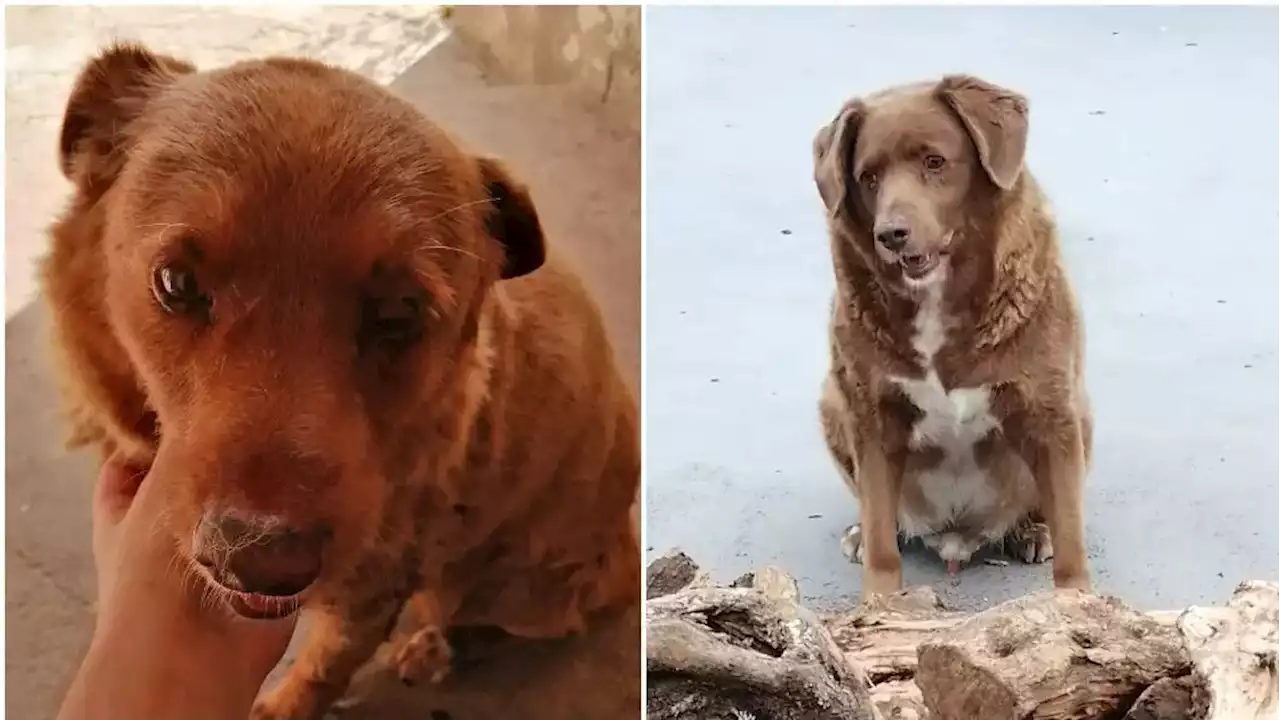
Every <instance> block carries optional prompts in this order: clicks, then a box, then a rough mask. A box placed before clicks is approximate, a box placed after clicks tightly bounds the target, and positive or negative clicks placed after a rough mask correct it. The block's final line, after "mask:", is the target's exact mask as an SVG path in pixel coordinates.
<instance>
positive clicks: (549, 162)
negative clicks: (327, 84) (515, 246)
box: [5, 7, 640, 720]
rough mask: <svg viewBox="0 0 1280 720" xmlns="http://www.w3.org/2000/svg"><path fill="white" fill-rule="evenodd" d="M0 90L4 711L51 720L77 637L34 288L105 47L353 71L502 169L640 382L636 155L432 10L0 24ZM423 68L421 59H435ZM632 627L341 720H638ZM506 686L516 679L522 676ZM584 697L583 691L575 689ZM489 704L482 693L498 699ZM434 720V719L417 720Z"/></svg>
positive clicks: (167, 13) (83, 500)
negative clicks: (80, 113) (67, 140)
mask: <svg viewBox="0 0 1280 720" xmlns="http://www.w3.org/2000/svg"><path fill="white" fill-rule="evenodd" d="M6 21H7V46H6V60H7V75H6V120H7V132H6V169H7V178H8V182H7V183H6V188H7V193H6V198H5V200H6V227H5V231H6V237H5V241H6V242H5V246H6V247H5V261H6V268H5V281H6V292H5V301H6V306H5V311H6V320H7V322H6V326H5V340H6V350H5V361H6V379H5V389H6V393H7V401H6V407H5V418H6V422H7V425H8V432H7V434H6V438H5V453H6V469H5V479H6V491H5V497H6V532H5V540H6V555H5V557H6V584H7V592H6V615H7V616H6V626H7V631H8V636H7V644H6V656H5V657H6V680H7V687H8V691H9V692H8V694H7V697H6V706H5V707H6V711H7V713H8V715H9V716H10V717H21V718H35V719H38V718H48V717H52V715H53V713H54V710H55V707H56V704H57V702H58V700H59V699H60V696H61V693H62V691H63V688H64V687H65V684H66V682H67V681H68V680H69V674H70V672H71V670H72V666H73V664H74V662H75V661H76V659H77V657H78V654H79V653H80V652H81V651H82V649H83V647H84V643H85V642H86V640H87V635H88V632H89V631H90V629H91V622H92V602H93V596H94V589H93V584H92V583H93V580H92V579H93V574H92V573H93V569H92V558H91V557H90V553H89V508H88V499H89V494H88V493H89V482H90V479H91V477H92V473H93V468H92V467H91V465H90V459H89V458H88V457H86V456H83V455H70V454H67V453H66V452H64V451H63V449H62V428H61V426H60V424H59V416H58V410H57V398H56V395H55V392H54V387H53V381H52V378H51V377H50V374H49V366H48V362H47V353H46V349H45V335H46V329H47V320H46V314H45V311H44V308H43V307H42V305H41V304H40V303H39V302H38V297H37V289H36V287H35V284H34V282H33V280H34V277H33V270H34V265H33V263H34V261H35V260H36V259H37V258H38V257H39V256H40V254H41V253H42V252H43V251H44V248H45V246H46V238H45V236H44V234H43V231H44V228H45V227H46V226H47V224H48V222H49V220H50V218H51V215H52V213H54V212H56V210H57V209H58V207H59V204H60V203H61V202H63V200H64V198H65V196H66V192H67V189H68V188H67V184H66V183H65V181H64V180H63V179H62V177H61V176H60V175H59V174H58V172H57V169H56V168H57V166H56V162H55V157H54V149H55V147H56V137H57V130H58V125H59V121H60V119H61V110H62V103H63V102H65V97H66V93H67V92H68V90H69V89H70V86H71V83H72V81H73V80H74V77H75V74H76V72H77V71H78V69H79V67H80V65H81V63H82V62H83V61H84V60H85V59H86V58H87V57H88V56H89V55H90V54H91V53H92V52H94V51H95V50H96V49H97V48H98V47H99V46H100V45H101V44H102V43H104V42H106V41H109V40H111V39H114V38H117V37H119V38H131V39H142V40H145V41H147V42H148V43H150V44H152V45H153V46H154V47H155V48H156V49H158V50H163V51H168V52H172V53H175V54H179V55H181V56H184V57H187V58H190V59H192V60H194V61H195V62H197V63H198V64H201V65H205V66H211V65H220V64H225V63H227V62H231V61H234V60H236V59H240V58H244V57H251V56H255V55H261V54H266V53H281V52H287V53H305V54H309V55H312V56H315V57H319V58H322V59H325V60H327V61H330V62H334V63H336V64H340V65H344V66H346V67H351V68H353V69H358V70H360V71H362V72H365V73H366V74H368V75H370V76H371V77H374V78H375V79H377V80H378V81H379V82H383V83H388V84H390V85H391V87H392V89H393V90H395V91H397V92H400V93H402V94H403V95H404V96H405V97H407V98H409V99H410V100H412V101H414V102H415V103H417V104H418V105H419V106H420V107H422V108H423V109H424V110H425V111H426V112H427V113H428V114H429V115H431V116H432V117H433V118H434V119H436V120H437V121H439V122H440V123H441V124H444V125H446V126H448V127H450V128H451V129H453V130H455V132H456V133H457V134H458V135H459V136H460V137H461V138H462V139H463V141H464V142H466V143H467V144H468V145H469V146H471V147H474V148H476V149H477V150H483V151H485V152H489V153H493V154H496V155H498V156H500V157H504V158H506V159H507V161H508V162H509V163H510V164H511V166H512V167H513V168H515V169H516V170H517V171H519V173H520V174H521V176H522V177H523V179H525V180H526V181H527V182H529V184H530V186H531V188H532V190H533V194H534V198H535V201H536V202H537V204H538V207H539V210H540V213H541V217H542V220H543V224H544V226H545V227H546V229H547V230H548V232H549V235H550V236H551V238H552V241H553V242H556V243H557V244H559V245H561V246H562V247H564V248H565V249H566V250H567V254H568V255H569V256H570V257H571V258H572V259H574V260H576V261H577V264H578V266H579V267H580V268H581V269H582V271H583V274H584V276H585V277H586V279H587V282H588V284H589V285H591V286H592V288H593V289H594V290H595V291H596V293H597V296H598V299H599V301H600V304H601V306H602V309H603V311H604V313H605V315H606V320H607V321H608V323H609V325H610V329H611V332H612V333H613V337H614V342H615V346H616V348H617V351H618V353H619V355H620V357H621V358H622V361H623V364H624V368H625V370H626V373H627V375H628V377H629V378H630V379H631V380H632V382H633V383H635V384H636V385H637V386H638V382H639V317H640V308H639V292H640V277H639V264H640V262H639V258H640V244H639V228H640V221H639V209H640V200H639V182H640V177H639V157H640V156H639V139H638V138H636V137H634V136H630V135H627V134H623V133H618V132H615V131H613V130H611V129H610V128H608V127H606V126H604V125H602V124H601V123H600V122H598V121H597V119H596V118H595V117H594V116H593V115H591V114H589V113H587V112H586V111H584V110H583V109H582V108H581V106H579V105H578V104H577V103H575V102H574V101H572V100H571V99H570V98H569V95H568V94H567V91H565V90H564V89H563V88H559V87H550V86H543V87H536V88H533V87H516V86H509V85H504V84H503V83H502V82H501V79H500V78H495V77H486V76H485V75H483V74H482V73H480V72H479V71H478V70H476V69H475V67H476V66H475V64H473V63H471V62H470V61H469V59H468V57H467V56H466V54H465V53H464V52H463V51H462V50H461V49H460V48H459V47H457V45H456V44H455V42H454V41H452V40H446V41H444V42H443V43H442V44H440V45H438V46H437V45H436V43H437V41H439V40H441V37H442V36H441V35H440V30H441V28H440V26H439V24H438V23H436V21H435V20H434V15H433V13H432V11H431V8H429V7H417V8H396V7H378V8H373V7H369V8H326V9H323V10H320V9H307V8H299V9H293V8H285V7H271V8H183V9H160V8H132V9H131V8H110V9H105V8H98V9H94V8H10V9H8V10H7V13H6ZM433 47H434V49H433V50H431V52H430V53H429V54H426V53H427V51H428V50H429V49H431V48H433ZM638 623H639V621H638V617H637V614H636V613H634V612H633V613H629V614H626V615H625V616H623V617H619V618H612V619H609V620H607V621H605V622H602V624H601V626H600V627H599V628H597V629H596V631H594V632H592V633H590V634H589V635H588V636H587V637H586V638H584V639H581V640H576V641H568V642H564V643H549V644H537V645H529V646H521V647H520V648H517V650H516V651H515V652H514V653H512V654H511V655H510V656H507V657H505V658H503V659H501V660H500V661H498V662H495V663H494V664H493V665H492V666H491V667H490V668H488V669H487V670H486V671H483V672H481V673H479V674H478V675H477V676H474V677H464V678H462V680H461V681H460V682H459V684H458V685H456V686H454V687H452V688H450V689H449V691H448V692H445V693H443V694H441V693H437V694H435V695H428V694H426V693H422V692H419V693H410V692H407V691H404V690H402V689H399V688H395V687H389V686H387V685H386V683H384V682H382V680H384V678H381V677H379V676H378V675H377V673H371V674H369V675H368V676H367V677H366V679H365V681H364V682H362V684H361V688H362V689H363V690H364V691H366V692H367V693H368V694H369V695H370V697H371V699H370V700H369V702H368V703H367V704H366V705H365V706H364V707H363V708H362V709H357V710H353V711H351V712H349V713H348V714H347V715H346V716H345V717H348V718H371V719H372V718H391V717H395V718H398V717H405V716H408V715H409V714H412V715H413V716H425V715H426V714H428V711H430V710H436V711H447V712H452V713H453V714H454V716H455V717H458V718H467V719H468V720H470V719H473V718H475V719H480V718H505V717H510V715H509V708H510V707H511V706H516V707H530V708H532V709H531V710H530V714H528V715H527V717H531V718H539V717H546V718H573V717H592V718H595V717H600V718H612V717H634V716H635V713H636V707H638V705H637V703H638V692H639V689H638V687H637V673H638V669H639V666H640V665H639V662H640V660H639V654H638V647H637V638H638V633H639V624H638ZM521 668H522V669H521ZM586 685H589V686H590V687H586ZM495 688H496V690H495ZM433 717H447V715H433Z"/></svg>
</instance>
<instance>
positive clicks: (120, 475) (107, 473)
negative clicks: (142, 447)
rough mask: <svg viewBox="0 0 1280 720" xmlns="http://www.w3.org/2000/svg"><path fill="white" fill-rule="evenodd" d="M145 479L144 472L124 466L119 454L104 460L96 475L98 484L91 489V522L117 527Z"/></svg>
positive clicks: (138, 468) (143, 470) (143, 469)
mask: <svg viewBox="0 0 1280 720" xmlns="http://www.w3.org/2000/svg"><path fill="white" fill-rule="evenodd" d="M146 476H147V470H146V468H141V467H137V466H134V465H130V464H128V463H126V462H125V461H124V459H123V458H121V457H120V455H119V454H116V455H113V456H111V457H110V458H109V459H107V461H106V462H104V463H103V464H102V468H101V469H100V470H99V471H98V483H97V485H96V486H95V487H94V497H93V509H94V522H95V523H97V524H99V525H102V524H105V525H109V526H112V527H114V526H115V525H119V524H120V521H121V520H123V519H124V516H125V514H126V513H128V511H129V507H130V506H131V505H132V504H133V499H134V497H135V496H136V495H137V494H138V489H139V488H140V487H141V486H142V481H143V480H144V479H145V478H146Z"/></svg>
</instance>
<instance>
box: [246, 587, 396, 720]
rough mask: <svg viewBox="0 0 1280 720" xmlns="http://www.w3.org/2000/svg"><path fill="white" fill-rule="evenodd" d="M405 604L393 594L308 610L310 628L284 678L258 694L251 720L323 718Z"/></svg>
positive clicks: (381, 639)
mask: <svg viewBox="0 0 1280 720" xmlns="http://www.w3.org/2000/svg"><path fill="white" fill-rule="evenodd" d="M401 605H402V602H401V601H400V600H399V599H398V598H396V597H394V596H393V595H391V594H387V595H386V596H385V597H383V598H376V599H371V598H363V599H362V602H359V603H343V604H331V605H322V606H320V607H316V608H311V609H308V610H307V611H306V612H307V614H308V617H307V620H308V621H309V622H310V627H308V628H307V631H306V632H307V635H306V639H305V643H304V644H303V646H302V649H301V650H300V651H299V653H298V656H297V658H296V659H295V660H294V661H293V665H292V666H290V668H289V670H288V672H287V673H286V674H285V676H284V678H283V679H281V680H280V682H279V684H277V685H276V687H275V688H273V689H272V690H271V691H270V692H268V693H267V694H265V695H263V696H261V697H259V698H258V701H257V703H255V704H254V706H253V712H252V713H251V715H250V720H320V718H323V717H324V715H325V713H326V712H327V711H328V710H329V708H330V706H332V705H333V703H335V702H337V701H338V700H339V699H340V698H341V697H342V695H343V693H345V692H346V691H347V685H348V684H349V683H350V682H351V676H352V675H354V674H355V672H356V670H358V669H360V667H361V666H362V665H363V664H364V663H365V662H366V661H368V660H369V658H371V657H372V656H373V654H374V653H375V652H376V651H377V649H378V646H379V645H380V644H381V643H382V641H383V640H384V639H385V638H386V637H387V632H388V626H389V625H390V624H391V623H392V622H394V620H395V619H396V617H397V616H398V614H399V611H400V608H401Z"/></svg>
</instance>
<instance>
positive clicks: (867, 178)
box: [858, 172, 880, 190]
mask: <svg viewBox="0 0 1280 720" xmlns="http://www.w3.org/2000/svg"><path fill="white" fill-rule="evenodd" d="M858 182H859V183H861V184H862V186H863V187H865V188H866V189H868V190H875V189H876V186H877V185H878V184H879V182H880V181H879V180H878V179H877V178H876V175H875V173H869V172H864V173H862V174H861V175H859V176H858Z"/></svg>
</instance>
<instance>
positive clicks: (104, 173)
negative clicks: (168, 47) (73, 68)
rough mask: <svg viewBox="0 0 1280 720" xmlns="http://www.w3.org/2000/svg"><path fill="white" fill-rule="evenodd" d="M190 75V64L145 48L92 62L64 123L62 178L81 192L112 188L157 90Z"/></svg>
mask: <svg viewBox="0 0 1280 720" xmlns="http://www.w3.org/2000/svg"><path fill="white" fill-rule="evenodd" d="M192 72H195V67H194V66H193V65H191V64H190V63H186V62H183V61H181V60H177V59H175V58H171V57H167V56H165V55H157V54H155V53H153V52H151V51H150V50H147V49H146V48H145V47H143V46H141V45H131V44H116V45H113V46H111V47H109V48H107V49H106V50H104V51H103V52H102V53H101V54H100V55H98V56H97V57H95V58H93V59H92V60H90V61H89V63H88V64H87V65H86V66H85V68H84V70H82V71H80V76H79V78H77V79H76V83H75V86H74V87H73V88H72V90H71V97H70V99H69V100H68V101H67V108H66V110H65V111H64V113H63V117H62V133H61V135H60V137H59V140H58V143H59V144H58V161H59V164H60V165H61V168H62V174H63V175H65V176H66V177H67V179H68V180H70V181H72V182H74V183H76V185H78V186H79V187H80V188H81V189H82V190H88V189H90V188H95V189H98V190H101V189H104V188H105V187H106V186H108V185H110V184H111V183H112V182H113V181H114V180H115V178H116V176H117V175H119V174H120V170H121V168H123V167H124V160H125V153H126V152H127V149H128V148H127V146H128V142H129V140H128V138H129V134H128V131H129V125H130V123H132V122H133V121H134V120H136V119H137V118H138V116H139V115H140V114H141V113H142V111H143V108H144V107H145V106H146V103H147V101H149V100H150V99H151V98H152V97H153V96H154V95H155V94H156V93H157V92H158V91H159V90H161V89H162V88H164V87H165V86H166V85H168V84H170V83H172V82H173V81H174V80H176V79H177V78H179V77H181V76H182V75H185V74H188V73H192Z"/></svg>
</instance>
